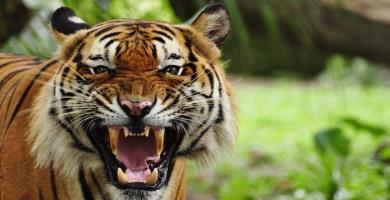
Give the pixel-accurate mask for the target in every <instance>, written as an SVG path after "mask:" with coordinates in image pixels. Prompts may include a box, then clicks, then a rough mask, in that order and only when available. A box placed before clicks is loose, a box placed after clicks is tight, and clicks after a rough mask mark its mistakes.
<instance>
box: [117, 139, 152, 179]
mask: <svg viewBox="0 0 390 200" xmlns="http://www.w3.org/2000/svg"><path fill="white" fill-rule="evenodd" d="M118 158H119V160H120V161H121V162H122V163H123V164H124V165H125V166H126V168H127V169H128V170H130V171H131V172H137V171H144V170H146V169H147V168H148V164H147V163H146V161H157V160H158V159H159V158H158V156H157V151H156V141H155V139H154V134H153V132H151V133H150V134H149V137H144V136H128V137H127V138H126V137H125V136H124V134H123V133H120V134H119V142H118Z"/></svg>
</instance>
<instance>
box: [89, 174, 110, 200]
mask: <svg viewBox="0 0 390 200" xmlns="http://www.w3.org/2000/svg"><path fill="white" fill-rule="evenodd" d="M90 173H91V176H92V179H93V182H94V183H95V185H96V188H97V189H98V191H99V193H100V195H101V196H102V198H103V200H106V199H107V198H106V196H105V195H104V192H103V189H102V187H101V186H100V184H99V181H98V180H97V178H96V176H95V173H93V171H92V170H90Z"/></svg>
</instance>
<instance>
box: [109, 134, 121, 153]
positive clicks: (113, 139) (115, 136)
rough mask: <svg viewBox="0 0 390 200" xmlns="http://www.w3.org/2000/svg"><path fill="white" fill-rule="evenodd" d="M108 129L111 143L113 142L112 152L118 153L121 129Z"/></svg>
mask: <svg viewBox="0 0 390 200" xmlns="http://www.w3.org/2000/svg"><path fill="white" fill-rule="evenodd" d="M108 131H109V136H110V144H111V149H112V153H113V154H114V155H116V154H117V146H118V141H119V132H120V130H119V129H115V128H109V130H108Z"/></svg>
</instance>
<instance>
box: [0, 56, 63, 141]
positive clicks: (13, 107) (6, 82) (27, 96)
mask: <svg viewBox="0 0 390 200" xmlns="http://www.w3.org/2000/svg"><path fill="white" fill-rule="evenodd" d="M57 66H58V61H57V60H56V59H49V60H47V59H42V58H37V57H33V56H25V55H16V54H9V53H0V117H1V118H2V119H3V120H0V131H1V132H0V133H1V134H0V135H3V134H5V133H6V132H7V130H8V129H9V127H10V126H11V123H12V121H13V120H14V119H15V117H17V115H19V114H20V113H19V112H21V111H23V110H22V108H23V107H26V104H28V105H31V104H32V98H33V97H34V96H35V95H34V94H36V93H37V91H38V88H39V87H40V86H42V85H43V84H44V82H45V81H46V80H48V79H49V78H50V76H51V74H53V73H54V71H55V69H56V68H57ZM22 114H23V113H22ZM1 138H3V137H1Z"/></svg>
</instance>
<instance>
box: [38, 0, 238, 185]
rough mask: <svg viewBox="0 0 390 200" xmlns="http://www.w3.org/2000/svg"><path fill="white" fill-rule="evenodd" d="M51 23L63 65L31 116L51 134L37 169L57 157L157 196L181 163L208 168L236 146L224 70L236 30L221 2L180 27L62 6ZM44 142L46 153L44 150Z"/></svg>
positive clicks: (61, 163)
mask: <svg viewBox="0 0 390 200" xmlns="http://www.w3.org/2000/svg"><path fill="white" fill-rule="evenodd" d="M51 22H52V23H51V25H52V29H53V33H54V36H55V37H56V38H57V39H58V40H59V41H60V43H61V50H60V55H59V58H58V60H59V62H61V67H60V68H59V70H58V71H57V72H56V74H55V75H54V77H53V78H52V79H51V84H49V85H48V86H46V89H44V90H43V92H41V95H40V97H39V100H38V101H37V103H36V107H37V108H35V111H34V112H35V113H34V116H33V121H34V120H35V121H39V120H40V121H41V123H36V122H34V123H33V125H32V127H33V130H36V132H47V134H42V133H39V134H38V133H37V134H33V136H32V138H33V139H32V140H33V144H34V146H33V151H34V152H36V153H37V154H39V155H37V157H38V159H37V160H38V163H41V164H42V163H45V162H48V160H49V159H48V158H50V159H51V160H53V161H54V163H55V164H56V163H58V164H57V167H63V171H64V174H67V173H68V172H69V173H70V172H71V171H72V170H73V169H72V166H73V165H80V164H81V165H82V166H83V167H84V168H91V169H96V168H103V169H105V171H106V176H107V177H108V180H109V182H110V183H111V184H113V185H114V186H115V187H116V188H118V189H120V190H133V189H137V190H158V189H160V188H161V187H163V186H164V185H166V184H167V182H168V180H169V177H170V174H171V171H172V168H173V166H174V162H175V158H177V157H179V156H183V157H188V158H193V159H195V160H197V161H200V162H201V163H206V162H208V161H209V160H214V159H215V158H217V156H218V155H219V153H220V152H223V151H225V150H227V149H229V148H231V147H232V145H233V142H234V138H235V131H236V126H235V115H234V106H233V102H232V92H231V90H230V88H229V84H228V83H227V80H226V78H225V75H224V73H223V69H221V67H220V66H218V65H217V61H218V58H219V57H220V50H219V48H218V45H219V44H220V43H221V42H222V41H223V40H224V39H225V37H226V36H227V34H228V33H229V31H230V29H231V25H230V16H229V13H228V11H227V10H226V9H225V7H224V6H223V5H221V4H212V5H209V6H207V7H206V8H205V9H203V10H202V11H201V12H200V13H199V14H198V15H196V16H195V17H194V18H192V20H190V21H189V22H188V23H185V24H180V25H174V24H169V23H165V22H157V21H144V20H128V19H120V20H112V21H107V22H103V23H100V24H97V25H94V26H90V25H88V24H86V23H85V22H84V21H83V20H82V19H80V18H79V17H77V16H76V15H75V13H74V12H73V11H72V10H71V9H69V8H65V7H62V8H59V9H58V10H56V11H55V13H54V14H53V16H52V19H51ZM43 119H45V120H43ZM49 121H52V122H49ZM42 127H45V129H47V130H45V131H42V130H39V129H43V128H42ZM49 129H50V130H49ZM56 130H63V131H61V132H58V131H56ZM53 135H55V136H53ZM42 146H44V147H45V148H46V149H47V150H46V151H47V152H48V153H46V154H45V153H41V152H40V153H38V151H39V149H40V148H42Z"/></svg>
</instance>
